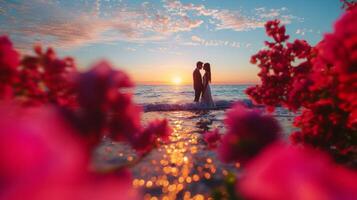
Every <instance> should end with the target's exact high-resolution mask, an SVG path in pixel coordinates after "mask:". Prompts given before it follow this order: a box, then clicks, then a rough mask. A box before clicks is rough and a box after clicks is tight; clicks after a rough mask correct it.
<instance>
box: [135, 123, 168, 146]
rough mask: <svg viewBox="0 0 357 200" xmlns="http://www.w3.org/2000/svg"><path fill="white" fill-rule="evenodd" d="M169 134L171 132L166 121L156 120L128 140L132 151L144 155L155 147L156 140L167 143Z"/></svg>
mask: <svg viewBox="0 0 357 200" xmlns="http://www.w3.org/2000/svg"><path fill="white" fill-rule="evenodd" d="M171 132H172V130H171V128H170V126H169V125H168V121H167V120H161V121H160V120H156V121H153V122H151V123H150V124H149V125H148V127H147V128H146V129H145V130H143V131H142V132H139V133H137V134H135V135H133V136H132V137H131V138H130V142H131V144H132V146H133V148H134V149H136V150H137V151H139V152H141V153H144V152H148V151H150V150H151V149H152V148H153V147H154V146H155V144H156V143H157V142H158V141H157V139H158V138H160V140H162V141H167V140H168V139H169V136H170V134H171Z"/></svg>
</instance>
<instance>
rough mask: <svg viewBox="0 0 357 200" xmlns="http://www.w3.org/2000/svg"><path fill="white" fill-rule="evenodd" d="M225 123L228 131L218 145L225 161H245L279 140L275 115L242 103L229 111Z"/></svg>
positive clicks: (278, 127)
mask: <svg viewBox="0 0 357 200" xmlns="http://www.w3.org/2000/svg"><path fill="white" fill-rule="evenodd" d="M225 124H226V126H227V133H226V134H225V135H224V136H223V137H222V142H221V144H220V145H219V147H218V155H219V158H220V159H221V160H222V161H224V162H242V163H245V162H246V161H248V160H249V159H251V158H253V157H254V156H256V155H257V154H258V153H259V152H260V151H261V150H262V149H263V148H264V147H266V146H267V145H269V144H271V143H273V142H274V141H275V140H277V139H278V138H279V136H280V131H281V130H280V126H279V124H278V122H277V121H276V120H275V119H274V118H273V117H270V116H267V115H263V114H261V113H260V112H259V111H257V110H250V109H248V108H246V107H244V106H243V105H240V104H236V105H235V106H233V107H232V109H231V110H229V111H228V112H227V116H226V120H225Z"/></svg>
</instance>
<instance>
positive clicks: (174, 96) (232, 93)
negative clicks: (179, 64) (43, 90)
mask: <svg viewBox="0 0 357 200" xmlns="http://www.w3.org/2000/svg"><path fill="white" fill-rule="evenodd" d="M248 87H249V85H211V90H212V95H213V99H214V101H215V103H216V109H226V108H228V107H229V106H230V105H231V104H232V103H234V102H237V101H244V102H246V103H248V104H249V103H250V101H249V100H248V96H247V95H246V94H245V93H244V91H245V89H246V88H248ZM193 99H194V90H193V87H192V86H191V85H160V86H157V85H156V86H153V85H139V86H137V87H136V89H135V91H134V100H135V102H136V103H137V104H139V105H141V106H142V107H143V109H144V111H174V110H176V111H177V110H181V111H184V110H199V109H201V107H200V106H199V105H198V104H196V103H194V102H193Z"/></svg>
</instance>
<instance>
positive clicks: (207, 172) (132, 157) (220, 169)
mask: <svg viewBox="0 0 357 200" xmlns="http://www.w3.org/2000/svg"><path fill="white" fill-rule="evenodd" d="M247 87H249V86H248V85H212V94H213V99H214V101H215V102H216V106H217V107H216V108H215V109H211V110H203V109H200V106H199V105H197V104H196V103H193V98H194V94H193V88H192V86H169V85H165V86H149V85H146V86H137V87H136V88H135V90H133V93H134V100H135V102H136V103H137V104H139V105H141V106H142V108H143V111H144V112H143V114H142V123H143V124H147V123H148V122H149V121H151V120H153V119H157V118H161V119H162V118H166V119H167V120H168V121H169V123H170V126H171V127H172V129H173V133H172V135H171V136H170V141H169V142H168V143H165V144H162V145H161V146H159V147H158V148H156V149H154V150H152V151H151V152H150V153H149V154H147V155H146V156H145V157H143V158H139V157H138V156H137V155H136V153H135V151H134V150H132V149H131V148H130V147H129V146H128V145H126V144H123V143H118V142H113V141H110V140H109V139H104V140H103V143H102V145H100V147H99V148H98V150H97V151H96V152H95V154H94V160H93V166H94V167H96V168H98V169H112V168H113V167H118V166H122V165H128V164H129V165H130V166H131V167H130V171H131V173H132V175H133V182H132V184H133V186H134V187H135V188H137V189H138V190H139V191H140V192H141V193H142V194H143V196H144V199H207V198H208V197H210V196H211V195H212V191H214V189H215V188H216V187H219V186H221V185H222V184H223V182H224V180H225V179H226V177H227V175H228V174H229V172H233V173H238V174H239V173H240V164H239V163H234V164H225V163H222V162H220V161H219V159H218V158H217V154H216V152H215V151H214V150H212V149H209V148H207V146H206V144H205V142H204V140H203V135H204V133H205V132H206V131H211V130H213V129H215V128H217V129H219V130H220V132H221V133H224V132H225V126H224V119H225V112H226V110H227V109H229V107H230V106H231V105H232V104H233V103H234V102H242V103H244V104H246V105H247V106H249V107H251V108H254V109H260V110H262V112H264V109H263V107H259V106H254V105H253V104H252V103H251V101H250V100H249V98H248V97H247V96H246V95H245V93H244V90H245V89H246V88H247ZM271 115H272V116H273V117H275V118H276V119H277V120H278V121H279V123H280V125H281V127H282V129H283V136H284V138H288V136H289V133H290V132H291V131H292V130H293V127H292V119H293V117H294V114H293V113H290V112H288V111H287V110H285V109H283V108H279V107H278V108H277V109H276V111H275V112H274V113H271ZM131 163H135V164H132V165H131Z"/></svg>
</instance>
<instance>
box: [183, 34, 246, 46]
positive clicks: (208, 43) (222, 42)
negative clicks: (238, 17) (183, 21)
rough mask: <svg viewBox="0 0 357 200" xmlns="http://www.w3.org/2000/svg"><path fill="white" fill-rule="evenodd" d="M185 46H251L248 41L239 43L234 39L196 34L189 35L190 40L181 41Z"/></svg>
mask: <svg viewBox="0 0 357 200" xmlns="http://www.w3.org/2000/svg"><path fill="white" fill-rule="evenodd" d="M182 44H183V45H187V46H199V45H202V46H207V47H212V46H213V47H217V46H227V47H233V48H241V47H245V48H249V47H251V44H250V43H240V42H235V41H227V40H205V39H203V38H201V37H199V36H197V35H193V36H191V41H189V42H184V43H182Z"/></svg>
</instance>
